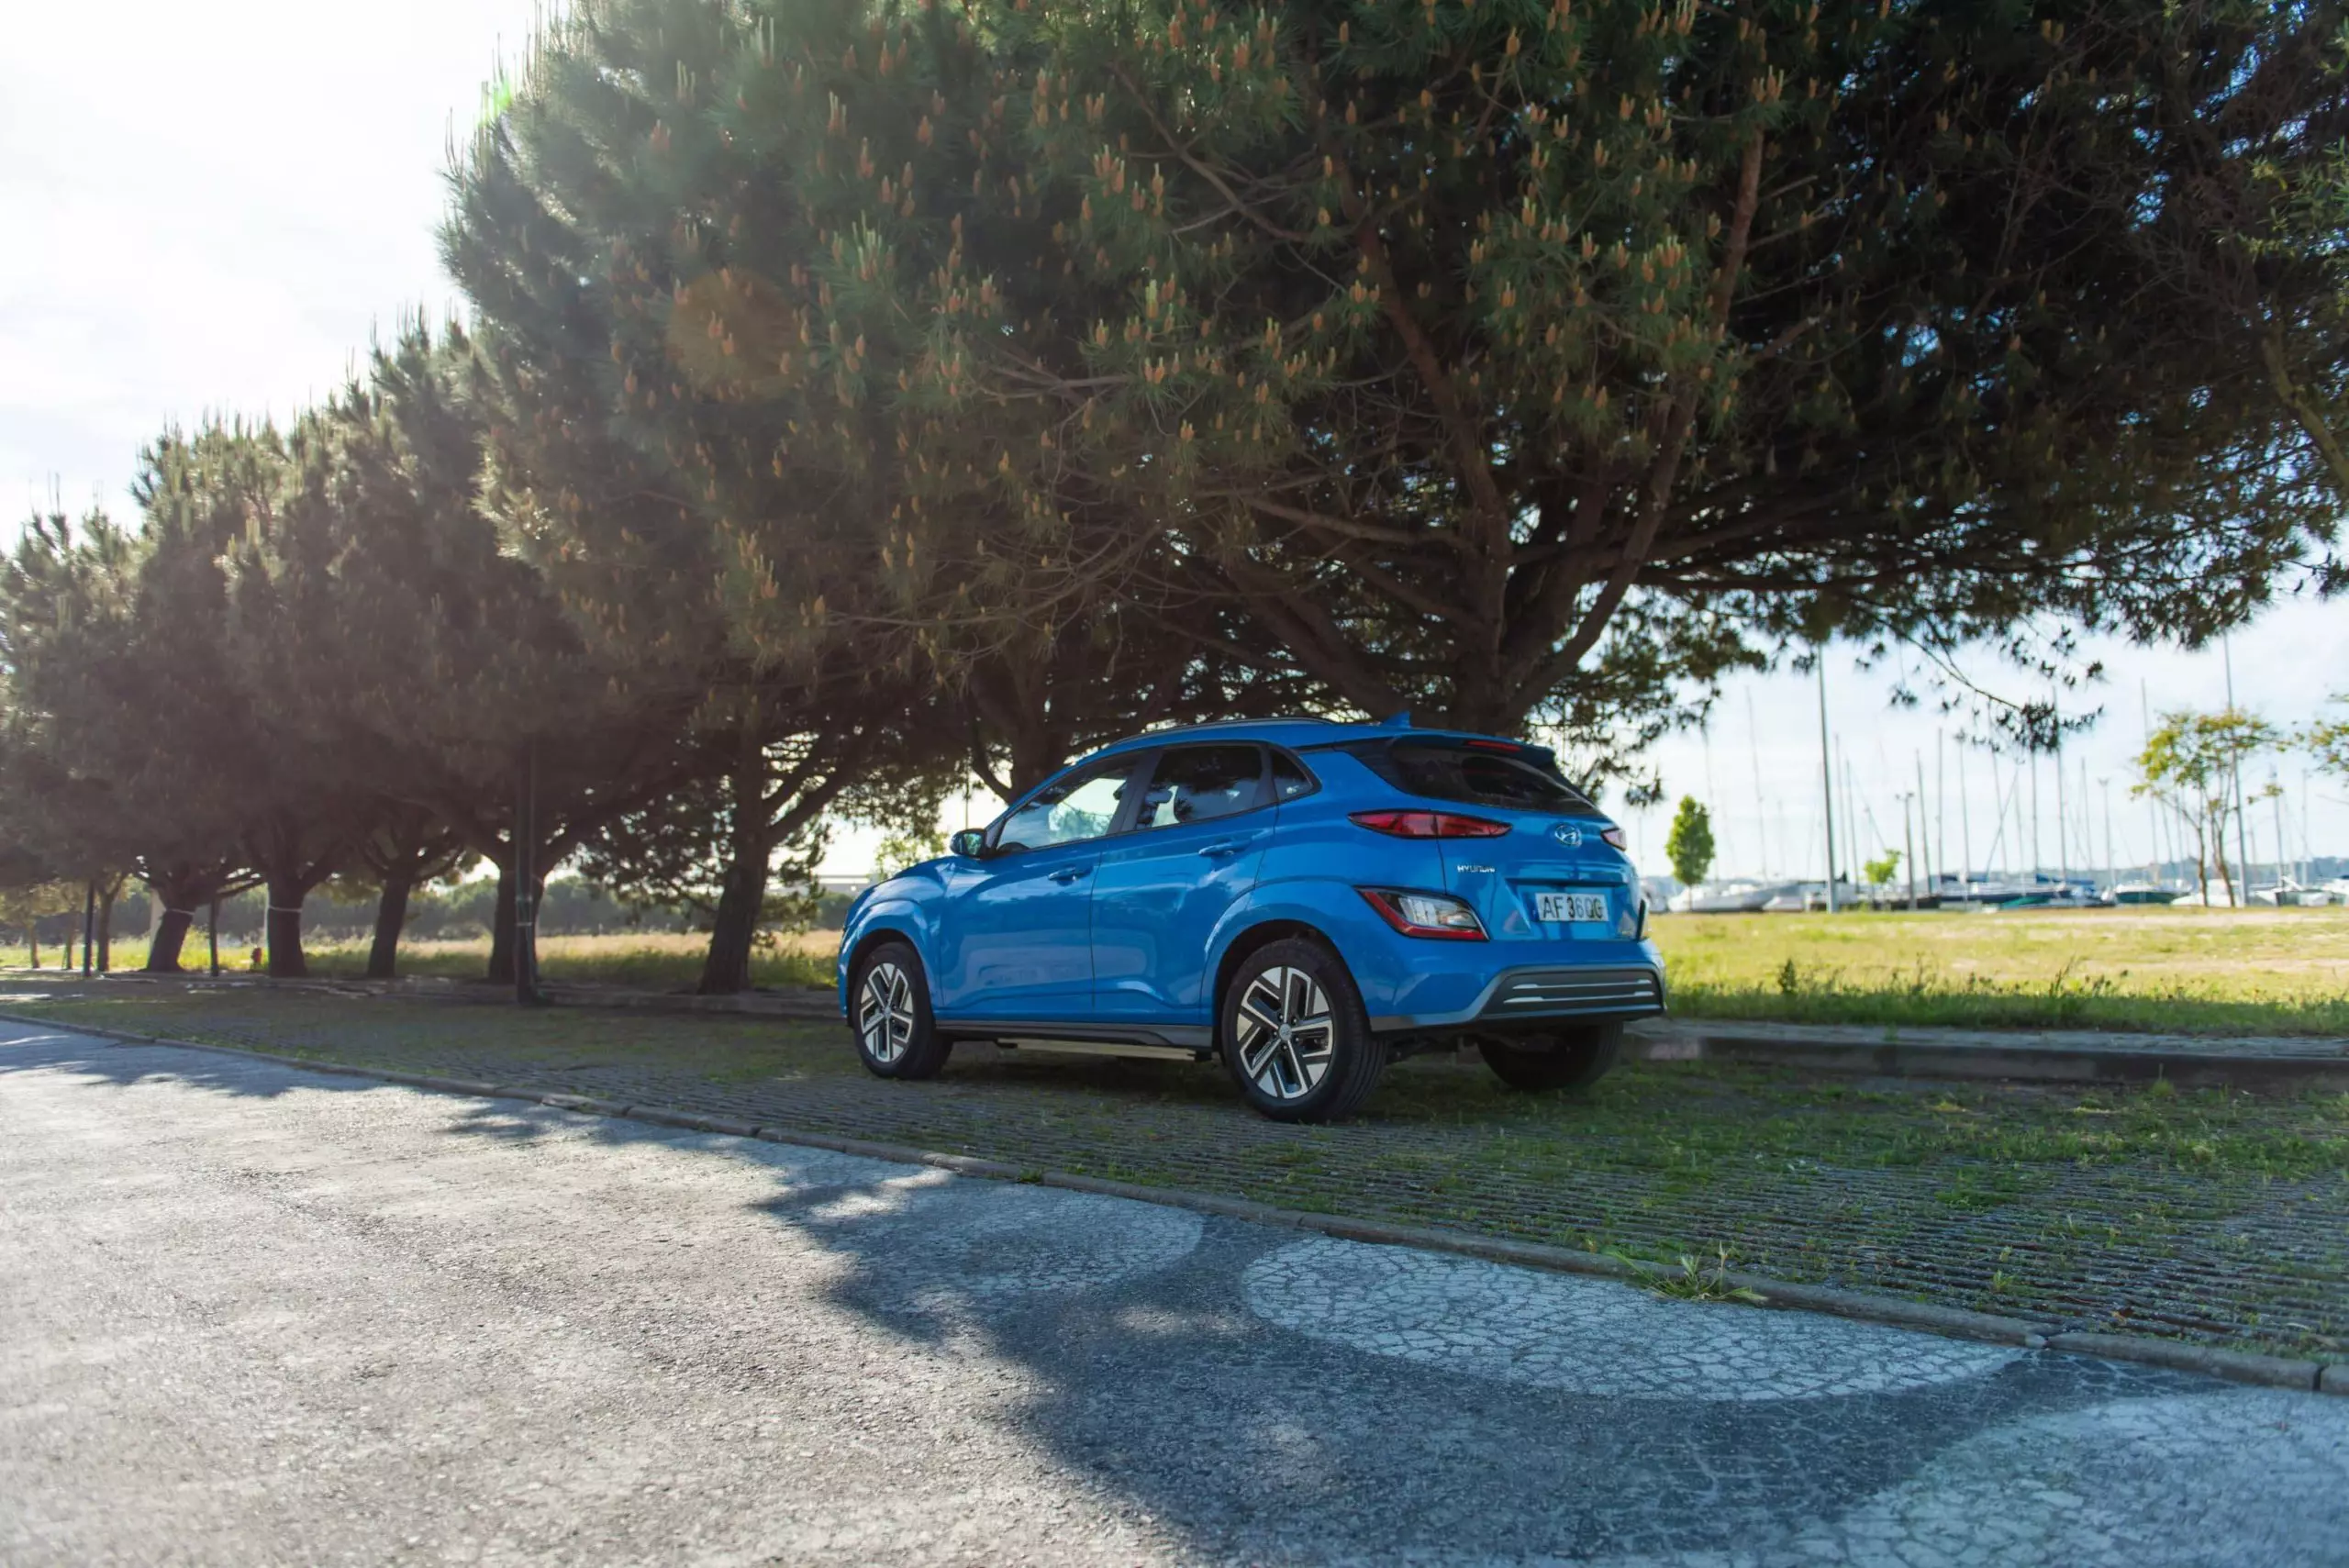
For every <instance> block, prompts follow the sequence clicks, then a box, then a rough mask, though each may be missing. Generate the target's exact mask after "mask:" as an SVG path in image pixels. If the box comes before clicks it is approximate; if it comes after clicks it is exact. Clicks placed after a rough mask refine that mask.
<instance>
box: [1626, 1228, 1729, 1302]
mask: <svg viewBox="0 0 2349 1568" xmlns="http://www.w3.org/2000/svg"><path fill="white" fill-rule="evenodd" d="M1714 1253H1715V1258H1714V1262H1712V1263H1710V1264H1709V1265H1708V1264H1706V1263H1704V1262H1700V1261H1699V1260H1698V1258H1697V1257H1696V1255H1695V1254H1693V1253H1689V1252H1683V1253H1681V1254H1680V1267H1679V1271H1678V1272H1677V1273H1675V1272H1674V1271H1673V1270H1671V1269H1668V1268H1658V1267H1656V1266H1655V1265H1654V1264H1653V1263H1646V1262H1641V1261H1640V1260H1639V1259H1637V1258H1631V1257H1626V1256H1625V1255H1624V1254H1623V1253H1621V1252H1610V1253H1609V1254H1608V1256H1609V1257H1611V1258H1613V1259H1615V1260H1616V1261H1617V1262H1621V1263H1625V1264H1628V1265H1629V1266H1630V1268H1631V1272H1632V1273H1634V1274H1635V1275H1637V1276H1638V1277H1639V1281H1640V1288H1641V1289H1642V1290H1644V1291H1646V1292H1647V1293H1648V1294H1649V1295H1650V1296H1654V1297H1655V1298H1656V1299H1657V1300H1659V1301H1742V1302H1743V1303H1745V1304H1746V1305H1747V1306H1749V1307H1759V1306H1761V1305H1762V1304H1763V1303H1764V1302H1765V1300H1767V1299H1768V1298H1767V1297H1766V1296H1764V1295H1763V1294H1762V1293H1761V1292H1760V1291H1758V1290H1752V1289H1748V1288H1747V1287H1746V1286H1744V1285H1740V1284H1730V1283H1729V1245H1728V1243H1726V1242H1720V1243H1716V1245H1715V1247H1714Z"/></svg>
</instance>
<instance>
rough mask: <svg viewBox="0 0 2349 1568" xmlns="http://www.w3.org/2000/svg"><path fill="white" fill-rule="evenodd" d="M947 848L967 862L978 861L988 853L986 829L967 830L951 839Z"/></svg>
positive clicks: (947, 843)
mask: <svg viewBox="0 0 2349 1568" xmlns="http://www.w3.org/2000/svg"><path fill="white" fill-rule="evenodd" d="M946 847H947V848H948V849H950V850H952V851H954V852H955V853H956V854H958V855H961V856H962V857H963V859H965V860H977V859H979V858H980V857H982V856H984V855H985V853H986V852H987V835H986V829H985V828H963V830H962V831H961V832H959V833H957V834H955V835H954V837H952V839H949V840H947V841H946Z"/></svg>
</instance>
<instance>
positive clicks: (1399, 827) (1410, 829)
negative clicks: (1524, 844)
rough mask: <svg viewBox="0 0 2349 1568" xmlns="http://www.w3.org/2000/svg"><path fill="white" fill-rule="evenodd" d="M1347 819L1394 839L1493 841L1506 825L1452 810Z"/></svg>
mask: <svg viewBox="0 0 2349 1568" xmlns="http://www.w3.org/2000/svg"><path fill="white" fill-rule="evenodd" d="M1349 820H1351V821H1352V822H1353V824H1354V825H1355V826H1356V827H1358V828H1369V829H1370V830H1371V831H1372V832H1374V833H1385V834H1386V835H1388V836H1389V837H1390V838H1396V839H1497V838H1499V837H1500V836H1501V835H1502V834H1504V833H1506V832H1508V823H1506V822H1494V821H1490V820H1487V819H1486V818H1485V817H1463V816H1461V815H1460V814H1459V813H1458V812H1456V811H1357V812H1355V813H1354V814H1353V817H1351V818H1349Z"/></svg>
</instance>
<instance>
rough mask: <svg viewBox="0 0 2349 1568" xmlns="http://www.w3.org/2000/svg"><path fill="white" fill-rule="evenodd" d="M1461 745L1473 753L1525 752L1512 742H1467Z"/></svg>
mask: <svg viewBox="0 0 2349 1568" xmlns="http://www.w3.org/2000/svg"><path fill="white" fill-rule="evenodd" d="M1462 744H1464V745H1465V746H1467V747H1468V748H1469V750H1471V751H1524V750H1525V748H1524V747H1522V746H1520V745H1519V744H1518V743H1517V742H1516V741H1514V740H1468V741H1464V742H1462Z"/></svg>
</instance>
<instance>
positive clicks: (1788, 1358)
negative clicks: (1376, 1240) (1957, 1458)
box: [1243, 1237, 2022, 1401]
mask: <svg viewBox="0 0 2349 1568" xmlns="http://www.w3.org/2000/svg"><path fill="white" fill-rule="evenodd" d="M1243 1284H1244V1285H1245V1288H1246V1291H1247V1296H1248V1305H1249V1307H1250V1308H1251V1309H1252V1310H1253V1311H1254V1312H1255V1314H1256V1315H1257V1316H1258V1317H1260V1318H1264V1319H1265V1320H1266V1321H1268V1322H1273V1323H1278V1324H1280V1325H1281V1326H1282V1327H1283V1328H1286V1329H1294V1330H1296V1331H1297V1333H1300V1334H1310V1335H1312V1336H1313V1337H1315V1338H1316V1339H1323V1340H1330V1341H1332V1342H1334V1343H1338V1344H1345V1345H1351V1346H1352V1347H1353V1348H1354V1349H1356V1350H1359V1351H1368V1352H1370V1353H1371V1354H1374V1355H1382V1356H1396V1357H1398V1358H1400V1359H1402V1360H1404V1361H1409V1362H1419V1363H1421V1364H1422V1365H1429V1366H1442V1367H1448V1368H1450V1369H1452V1370H1453V1371H1456V1372H1463V1373H1471V1374H1474V1375H1475V1376H1480V1377H1490V1378H1496V1379H1498V1380H1499V1381H1501V1382H1504V1383H1518V1384H1525V1385H1530V1386H1532V1387H1535V1388H1558V1389H1564V1390H1565V1391H1566V1392H1568V1393H1572V1394H1597V1395H1618V1396H1626V1397H1634V1398H1642V1397H1643V1398H1674V1399H1700V1400H1723V1399H1726V1400H1741V1401H1742V1400H1754V1399H1815V1398H1822V1397H1827V1396H1843V1395H1852V1394H1881V1393H1884V1392H1886V1391H1887V1390H1890V1389H1896V1388H1916V1387H1921V1386H1923V1385H1928V1384H1934V1383H1946V1382H1952V1381H1954V1380H1956V1379H1959V1378H1965V1377H1979V1376H1982V1375H1985V1374H1987V1373H1991V1372H1995V1371H1997V1370H1998V1368H1999V1367H2002V1366H2004V1365H2006V1364H2007V1363H2008V1362H2011V1361H2013V1360H2014V1359H2016V1357H2018V1356H2020V1355H2021V1354H2022V1352H2021V1351H2016V1350H2010V1349H2008V1348H2006V1347H2004V1346H2000V1345H1987V1344H1976V1343H1973V1342H1971V1341H1968V1340H1942V1339H1934V1338H1929V1337H1927V1336H1925V1335H1921V1334H1915V1333H1907V1332H1903V1331H1902V1330H1900V1329H1887V1328H1881V1327H1878V1326H1876V1325H1875V1324H1868V1323H1843V1322H1838V1321H1836V1320H1834V1319H1832V1318H1818V1317H1813V1316H1811V1315H1810V1314H1809V1313H1798V1312H1784V1313H1765V1312H1755V1311H1753V1310H1751V1309H1749V1308H1747V1307H1741V1306H1738V1305H1735V1304H1732V1303H1726V1302H1710V1303H1707V1302H1681V1301H1670V1300H1658V1299H1656V1298H1654V1297H1652V1296H1648V1295H1646V1294H1645V1293H1643V1292H1641V1291H1638V1290H1633V1289H1631V1288H1628V1287H1626V1286H1625V1285H1622V1284H1618V1283H1617V1282H1615V1281H1612V1280H1603V1279H1588V1278H1582V1277H1577V1276H1575V1275H1569V1274H1528V1273H1526V1272H1525V1271H1524V1270H1523V1269H1517V1268H1509V1267H1506V1266H1504V1265H1502V1264H1499V1263H1489V1262H1483V1261H1481V1260H1478V1259H1475V1258H1460V1257H1447V1256H1444V1255H1442V1254H1439V1253H1434V1252H1408V1251H1397V1250H1395V1249H1392V1248H1387V1247H1372V1246H1365V1245H1364V1244H1363V1243H1361V1242H1357V1241H1342V1240H1334V1239H1331V1238H1328V1237H1317V1238H1315V1239H1314V1240H1309V1241H1299V1242H1297V1243H1296V1244H1294V1245H1293V1246H1288V1247H1284V1248H1282V1249H1281V1250H1280V1251H1276V1252H1271V1253H1267V1254H1266V1255H1265V1256H1264V1257H1263V1258H1260V1259H1258V1260H1257V1261H1256V1262H1254V1263H1252V1264H1251V1265H1250V1266H1249V1269H1248V1272H1247V1275H1246V1278H1245V1280H1244V1281H1243Z"/></svg>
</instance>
